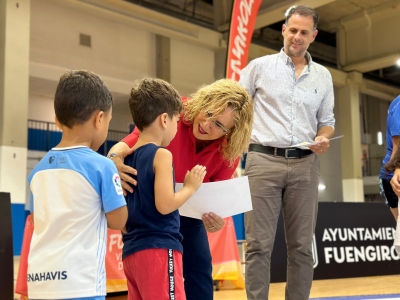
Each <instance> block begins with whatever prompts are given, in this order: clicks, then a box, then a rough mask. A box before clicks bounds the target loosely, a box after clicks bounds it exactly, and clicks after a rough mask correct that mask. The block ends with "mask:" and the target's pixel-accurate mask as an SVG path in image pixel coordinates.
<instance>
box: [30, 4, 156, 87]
mask: <svg viewBox="0 0 400 300" xmlns="http://www.w3.org/2000/svg"><path fill="white" fill-rule="evenodd" d="M58 4H59V2H57V1H45V0H35V1H32V6H31V49H30V50H31V51H30V60H31V61H34V62H38V63H44V64H51V65H57V66H63V67H66V68H71V69H88V70H92V71H94V72H96V73H98V74H99V75H104V76H108V77H113V78H116V79H123V80H129V81H134V80H136V79H138V78H142V77H144V76H154V75H155V59H154V57H155V54H154V53H155V50H154V49H155V37H154V34H151V33H149V32H146V31H145V30H138V29H135V28H133V27H130V26H128V25H126V24H121V23H117V22H115V21H110V20H109V19H107V18H101V17H99V16H95V15H92V14H89V13H85V12H81V11H79V10H77V9H72V8H70V7H65V6H59V5H58ZM80 33H82V34H86V35H90V36H91V48H89V47H85V46H80V45H79V35H80Z"/></svg>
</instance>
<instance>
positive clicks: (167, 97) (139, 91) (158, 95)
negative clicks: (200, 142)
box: [129, 78, 183, 131]
mask: <svg viewBox="0 0 400 300" xmlns="http://www.w3.org/2000/svg"><path fill="white" fill-rule="evenodd" d="M129 108H130V110H131V114H132V119H133V123H135V126H136V127H137V128H138V129H139V130H140V131H142V130H143V129H144V128H146V127H148V126H149V125H150V124H151V123H153V122H154V120H155V119H156V118H157V117H158V116H159V115H161V114H163V113H167V114H168V116H169V117H170V118H171V119H172V117H173V116H174V115H176V114H179V113H180V112H181V111H182V108H183V105H182V101H181V97H180V95H179V93H178V92H177V91H176V90H175V89H174V87H173V86H172V85H171V84H169V83H168V82H166V81H164V80H162V79H156V78H144V79H142V80H141V81H140V83H139V85H138V86H137V87H134V88H132V90H131V95H130V97H129Z"/></svg>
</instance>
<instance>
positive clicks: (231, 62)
mask: <svg viewBox="0 0 400 300" xmlns="http://www.w3.org/2000/svg"><path fill="white" fill-rule="evenodd" d="M261 2H262V0H235V1H234V2H233V8H232V18H231V27H230V33H229V42H228V58H227V64H226V78H231V79H234V80H236V81H239V78H240V71H241V70H242V69H243V68H244V67H245V66H246V65H247V60H248V56H249V55H248V54H249V48H250V43H251V37H252V35H253V32H254V24H255V22H256V18H257V13H258V9H259V8H260V5H261Z"/></svg>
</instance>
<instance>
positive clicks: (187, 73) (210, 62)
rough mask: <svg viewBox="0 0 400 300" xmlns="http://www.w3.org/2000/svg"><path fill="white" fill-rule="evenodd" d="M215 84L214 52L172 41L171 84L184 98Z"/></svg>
mask: <svg viewBox="0 0 400 300" xmlns="http://www.w3.org/2000/svg"><path fill="white" fill-rule="evenodd" d="M212 82H214V51H212V50H210V49H207V48H203V47H199V46H195V45H193V44H188V43H186V42H182V41H178V40H173V39H171V84H172V85H173V86H174V87H175V88H176V89H177V90H178V92H179V93H180V94H181V95H182V96H189V95H190V94H191V93H194V92H195V91H196V90H197V89H198V88H199V87H200V86H202V85H204V84H209V83H212Z"/></svg>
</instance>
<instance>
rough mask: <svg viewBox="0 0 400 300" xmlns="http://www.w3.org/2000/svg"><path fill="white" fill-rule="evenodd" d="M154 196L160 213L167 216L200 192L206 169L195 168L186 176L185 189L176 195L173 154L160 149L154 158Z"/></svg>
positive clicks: (201, 167)
mask: <svg viewBox="0 0 400 300" xmlns="http://www.w3.org/2000/svg"><path fill="white" fill-rule="evenodd" d="M154 173H155V179H154V196H155V202H156V208H157V210H158V211H159V213H161V214H163V215H166V214H169V213H171V212H173V211H175V210H177V209H178V208H179V207H181V206H182V204H183V203H185V202H186V201H187V200H188V199H189V198H190V197H191V196H192V195H193V194H194V192H196V191H197V190H198V188H199V187H200V185H201V183H202V182H203V179H204V176H205V175H206V168H205V167H203V166H199V165H197V166H195V167H194V168H193V169H192V170H191V171H190V172H189V171H188V173H187V174H186V177H185V180H184V185H183V188H182V189H181V190H180V191H179V192H177V193H174V187H173V180H174V179H173V177H172V176H173V173H172V154H171V152H169V151H168V150H167V149H163V148H160V149H158V150H157V153H156V155H155V157H154Z"/></svg>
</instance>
